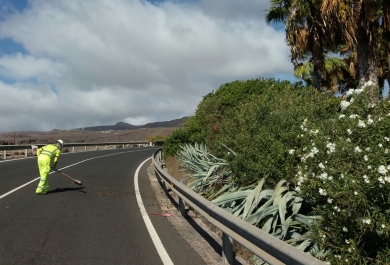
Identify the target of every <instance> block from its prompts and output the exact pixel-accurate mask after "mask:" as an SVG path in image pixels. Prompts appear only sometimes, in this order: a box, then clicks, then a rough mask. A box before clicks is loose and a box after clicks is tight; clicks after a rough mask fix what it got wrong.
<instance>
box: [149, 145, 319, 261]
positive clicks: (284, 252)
mask: <svg viewBox="0 0 390 265" xmlns="http://www.w3.org/2000/svg"><path fill="white" fill-rule="evenodd" d="M161 153H162V150H161V149H160V150H158V151H156V152H155V153H154V155H153V165H154V169H155V172H156V177H157V179H158V180H159V182H160V183H161V185H162V186H163V188H164V190H165V192H166V193H168V191H173V192H174V193H175V194H176V195H177V196H178V197H179V202H178V207H179V210H180V213H181V214H182V215H183V216H186V211H185V206H184V205H185V204H184V203H187V204H188V205H190V206H191V207H192V208H193V209H194V210H195V211H196V212H198V213H199V214H201V215H202V216H203V217H204V218H206V219H207V220H208V221H209V222H210V223H211V224H212V225H214V226H215V227H217V228H218V229H220V230H221V231H222V232H223V236H222V257H223V262H224V263H229V264H233V262H234V255H233V250H232V246H233V244H232V240H231V239H233V240H235V241H236V242H238V243H239V244H241V245H242V246H244V247H245V248H246V249H248V250H249V251H251V252H252V253H253V254H255V255H256V256H258V257H260V258H261V259H263V260H264V261H265V262H267V263H268V264H271V265H281V264H294V265H325V263H324V262H322V261H320V260H318V259H316V258H315V257H313V256H311V255H309V254H307V253H304V252H302V251H300V250H298V249H296V248H294V247H293V246H291V245H289V244H287V243H286V242H283V241H281V240H279V239H277V238H275V237H273V236H272V235H270V234H268V233H266V232H264V231H263V230H261V229H259V228H257V227H256V226H253V225H251V224H249V223H248V222H246V221H244V220H242V219H240V218H238V217H237V216H235V215H233V214H231V213H229V212H228V211H226V210H224V209H222V208H220V207H218V206H217V205H215V204H214V203H212V202H210V201H208V200H207V199H205V198H204V197H202V196H200V195H199V194H197V193H196V192H194V191H193V190H191V189H189V188H187V187H186V186H185V185H184V183H183V182H182V181H180V182H179V181H177V180H175V179H174V178H173V177H171V176H170V175H169V174H168V173H167V172H166V170H165V169H166V168H163V164H162V159H161Z"/></svg>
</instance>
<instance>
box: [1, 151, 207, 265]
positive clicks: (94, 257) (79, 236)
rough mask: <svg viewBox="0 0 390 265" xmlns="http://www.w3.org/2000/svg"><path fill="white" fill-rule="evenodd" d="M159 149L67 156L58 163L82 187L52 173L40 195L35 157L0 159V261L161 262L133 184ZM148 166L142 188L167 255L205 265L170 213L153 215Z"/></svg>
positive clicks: (154, 206)
mask: <svg viewBox="0 0 390 265" xmlns="http://www.w3.org/2000/svg"><path fill="white" fill-rule="evenodd" d="M155 150H156V148H153V147H148V148H130V149H117V150H107V151H92V152H82V153H75V154H62V155H61V156H60V159H59V163H58V166H57V167H58V168H59V169H62V168H64V169H62V171H63V172H64V173H66V174H68V175H70V176H72V177H74V178H76V179H79V180H81V181H82V182H83V186H78V185H76V184H75V183H73V182H72V181H71V180H69V179H68V178H66V177H64V176H62V175H60V174H59V173H53V174H50V175H49V183H50V187H51V190H52V191H51V192H50V193H49V194H47V195H35V189H36V186H37V184H38V180H34V179H36V178H37V177H38V176H39V173H38V168H37V162H36V158H27V159H21V160H13V161H6V162H0V264H40V265H41V264H94V265H97V264H137V265H142V264H164V263H163V261H162V259H161V258H160V256H159V254H158V251H157V249H156V247H155V245H154V243H153V241H152V239H151V237H150V234H149V232H148V230H147V228H146V225H145V223H144V220H143V218H142V215H141V212H140V208H139V206H138V204H137V200H136V195H135V187H134V175H135V172H136V170H137V168H138V167H139V166H140V165H141V164H142V162H144V161H145V160H146V159H148V158H150V157H151V155H152V154H153V152H154V151H155ZM150 163H151V160H149V161H147V162H146V163H144V164H143V166H142V167H141V168H140V170H139V176H138V178H139V190H140V194H141V197H142V200H143V202H144V205H145V208H146V211H147V213H148V216H149V217H150V219H151V221H152V224H153V226H154V228H155V229H156V231H157V234H158V236H159V238H160V240H161V242H162V244H163V246H164V248H165V250H166V251H167V253H168V255H169V259H170V260H172V263H174V264H188V265H192V264H193V265H195V264H196V265H199V264H205V263H204V261H203V259H202V258H201V257H199V255H198V254H197V253H196V252H195V251H194V250H193V249H192V248H191V247H190V245H189V244H188V243H187V242H186V241H185V240H183V239H182V237H181V236H180V235H179V234H177V232H176V230H175V229H174V228H173V227H172V224H171V223H170V222H169V220H167V218H166V217H161V216H155V215H152V213H161V210H160V208H159V206H158V204H157V202H156V200H155V197H154V192H153V191H152V190H151V186H150V181H149V178H148V175H147V172H146V169H147V167H148V166H149V165H150ZM65 167H67V168H65ZM33 180H34V181H33ZM28 182H30V184H27V185H25V184H26V183H28ZM22 185H25V186H23V187H22V188H20V189H17V190H15V189H16V188H18V187H20V186H22ZM13 190H14V191H13ZM165 264H168V263H165Z"/></svg>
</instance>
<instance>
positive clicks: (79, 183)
mask: <svg viewBox="0 0 390 265" xmlns="http://www.w3.org/2000/svg"><path fill="white" fill-rule="evenodd" d="M53 170H54V171H56V172H58V173H60V174H62V175H64V176H65V177H68V178H70V179H71V180H73V181H74V183H76V184H78V185H82V183H81V181H80V180H78V179H74V178H72V177H71V176H68V175H66V174H65V173H63V172H61V171H59V170H58V169H53Z"/></svg>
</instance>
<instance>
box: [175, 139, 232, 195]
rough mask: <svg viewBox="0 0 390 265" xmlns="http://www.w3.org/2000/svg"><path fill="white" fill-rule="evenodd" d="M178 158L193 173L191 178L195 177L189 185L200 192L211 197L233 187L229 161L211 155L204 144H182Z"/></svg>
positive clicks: (186, 169) (184, 167) (183, 166)
mask: <svg viewBox="0 0 390 265" xmlns="http://www.w3.org/2000/svg"><path fill="white" fill-rule="evenodd" d="M177 160H178V162H179V163H180V164H181V166H182V168H183V169H184V170H185V171H187V172H189V173H191V175H190V176H189V178H191V179H195V180H194V181H192V182H191V183H190V184H189V186H188V187H189V188H191V189H193V190H194V191H195V192H197V193H199V194H202V195H207V194H209V195H210V196H211V197H210V196H207V197H208V198H209V199H211V198H213V197H215V194H221V193H223V192H226V191H227V190H229V189H230V188H231V187H232V183H231V174H232V173H231V171H230V170H229V167H228V166H229V164H228V163H227V161H226V160H224V159H220V158H217V157H215V156H213V155H211V154H210V153H209V152H208V150H207V147H206V146H205V145H203V144H195V146H192V145H190V144H187V145H185V146H181V150H180V151H179V152H178V154H177ZM217 190H218V191H219V192H218V193H216V191H217ZM212 191H214V193H213V192H212Z"/></svg>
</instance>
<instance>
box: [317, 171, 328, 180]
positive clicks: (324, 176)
mask: <svg viewBox="0 0 390 265" xmlns="http://www.w3.org/2000/svg"><path fill="white" fill-rule="evenodd" d="M327 177H328V173H326V172H323V173H321V175H320V176H319V177H318V178H319V179H321V180H325V179H326V178H327Z"/></svg>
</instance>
